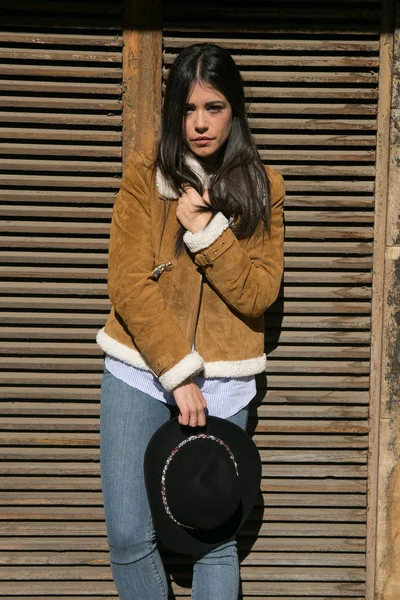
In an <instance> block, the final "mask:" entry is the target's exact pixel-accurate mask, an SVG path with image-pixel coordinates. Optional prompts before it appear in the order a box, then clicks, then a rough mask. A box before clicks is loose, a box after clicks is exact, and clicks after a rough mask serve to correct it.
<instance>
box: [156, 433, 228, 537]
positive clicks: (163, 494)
mask: <svg viewBox="0 0 400 600" xmlns="http://www.w3.org/2000/svg"><path fill="white" fill-rule="evenodd" d="M201 439H204V440H211V441H213V442H216V443H217V444H219V445H220V446H222V447H223V448H225V450H226V451H227V452H228V454H229V458H230V459H231V461H232V462H233V466H234V467H235V472H236V476H237V477H239V470H238V466H237V463H236V460H235V457H234V455H233V453H232V450H231V449H230V448H229V446H228V445H227V444H225V442H224V441H222V440H221V439H220V438H218V437H215V436H214V435H207V434H205V433H199V434H197V435H191V436H189V437H188V438H186V439H185V440H183V441H182V442H181V443H180V444H178V446H176V448H174V449H173V450H172V452H171V454H170V455H169V456H168V458H167V460H166V462H165V465H164V468H163V470H162V474H161V498H162V501H163V505H164V509H165V512H166V513H167V515H168V516H169V518H170V519H172V521H174V523H176V525H179V526H180V527H185V528H186V529H197V528H196V527H192V526H191V525H185V524H184V523H180V522H179V521H178V520H177V519H175V517H174V515H173V514H172V512H171V509H170V507H169V505H168V502H167V490H166V484H165V480H166V476H167V471H168V467H169V465H170V464H171V461H172V459H173V458H174V456H176V453H177V452H178V451H179V450H180V449H181V448H183V446H185V445H186V444H188V443H189V442H193V441H195V440H201Z"/></svg>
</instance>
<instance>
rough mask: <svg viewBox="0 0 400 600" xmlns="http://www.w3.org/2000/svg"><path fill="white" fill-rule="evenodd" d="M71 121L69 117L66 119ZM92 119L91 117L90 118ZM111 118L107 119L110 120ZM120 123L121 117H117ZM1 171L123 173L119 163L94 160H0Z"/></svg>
mask: <svg viewBox="0 0 400 600" xmlns="http://www.w3.org/2000/svg"><path fill="white" fill-rule="evenodd" d="M66 118H68V119H69V116H68V117H66ZM90 118H91V117H90ZM108 118H109V117H108V116H107V117H105V119H108ZM117 118H118V121H119V120H120V117H117ZM0 169H4V170H7V171H55V172H60V171H63V172H66V171H74V172H80V173H85V172H87V171H89V172H92V173H97V172H100V173H107V174H109V173H110V174H111V173H118V174H121V173H122V167H121V164H120V162H119V161H115V162H110V161H107V162H105V161H93V160H90V161H89V160H80V161H75V160H68V161H67V160H59V161H58V160H46V159H45V160H37V159H21V158H19V159H17V158H16V159H13V158H7V159H0Z"/></svg>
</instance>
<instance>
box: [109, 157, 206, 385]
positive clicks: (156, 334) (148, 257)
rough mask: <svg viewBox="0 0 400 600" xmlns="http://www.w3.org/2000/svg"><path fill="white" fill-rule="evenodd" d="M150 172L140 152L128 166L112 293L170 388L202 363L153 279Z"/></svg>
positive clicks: (115, 224)
mask: <svg viewBox="0 0 400 600" xmlns="http://www.w3.org/2000/svg"><path fill="white" fill-rule="evenodd" d="M146 171H149V169H147V168H146V167H144V165H143V161H142V159H141V157H140V155H139V154H138V153H136V152H135V153H133V154H132V155H131V156H130V158H129V161H128V164H127V165H126V167H125V169H124V176H123V179H122V183H121V189H120V191H119V193H118V196H117V199H116V201H115V204H114V209H113V218H112V223H111V231H110V246H109V263H108V292H109V297H110V300H111V303H112V305H113V308H114V310H115V312H116V313H117V314H118V315H119V317H121V318H122V320H123V323H124V325H125V326H126V328H127V329H128V331H129V333H130V334H131V336H132V338H133V340H134V343H135V345H136V347H137V348H138V350H139V351H140V354H141V355H142V356H143V358H144V359H145V360H146V361H147V363H148V364H149V366H150V368H151V369H152V371H153V372H154V373H155V374H156V375H157V376H158V378H159V380H160V383H161V384H162V385H163V387H164V388H165V389H166V390H168V391H171V390H173V389H174V388H175V387H176V386H177V385H179V384H180V383H182V382H183V381H184V380H185V379H186V378H187V377H189V376H190V375H194V374H196V373H198V372H199V371H201V370H202V369H203V367H204V363H203V360H202V358H201V357H200V355H199V354H198V353H197V352H192V350H191V347H190V345H189V342H188V341H187V339H186V338H185V336H184V334H183V332H182V330H181V328H180V326H179V324H178V322H177V321H176V318H175V316H174V314H173V313H172V312H171V311H170V310H169V309H167V308H166V307H165V303H164V299H163V296H162V293H161V291H160V289H159V287H158V284H157V282H156V281H154V280H153V279H152V272H153V269H154V252H153V248H152V230H151V227H152V224H151V211H150V202H149V197H150V193H151V192H150V189H149V185H150V181H149V177H148V176H146V175H147V173H146Z"/></svg>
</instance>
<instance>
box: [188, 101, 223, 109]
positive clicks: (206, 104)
mask: <svg viewBox="0 0 400 600" xmlns="http://www.w3.org/2000/svg"><path fill="white" fill-rule="evenodd" d="M216 104H221V105H222V106H226V102H224V100H212V101H210V102H206V103H205V104H204V106H205V107H206V108H210V107H211V106H215V105H216ZM185 106H188V107H194V104H193V103H191V102H187V103H186V104H185Z"/></svg>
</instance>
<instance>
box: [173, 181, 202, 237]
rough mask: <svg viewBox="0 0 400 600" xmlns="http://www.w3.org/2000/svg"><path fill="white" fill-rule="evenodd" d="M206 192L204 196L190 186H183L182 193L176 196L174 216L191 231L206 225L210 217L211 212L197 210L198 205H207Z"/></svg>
mask: <svg viewBox="0 0 400 600" xmlns="http://www.w3.org/2000/svg"><path fill="white" fill-rule="evenodd" d="M207 203H208V192H207V190H206V191H205V193H204V197H202V196H200V194H199V193H198V192H196V190H195V189H194V188H192V187H190V186H189V185H188V186H185V188H184V192H183V194H182V195H181V196H180V198H178V207H177V209H176V218H177V219H178V221H179V222H180V223H181V225H182V226H183V227H184V228H185V229H187V230H188V231H190V232H191V233H197V232H198V231H200V230H201V229H204V227H205V226H206V225H207V223H208V222H209V220H210V218H211V212H198V211H197V210H196V209H197V207H198V206H207Z"/></svg>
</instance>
